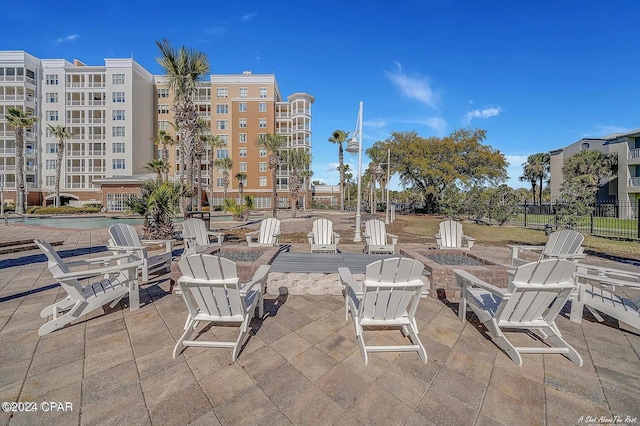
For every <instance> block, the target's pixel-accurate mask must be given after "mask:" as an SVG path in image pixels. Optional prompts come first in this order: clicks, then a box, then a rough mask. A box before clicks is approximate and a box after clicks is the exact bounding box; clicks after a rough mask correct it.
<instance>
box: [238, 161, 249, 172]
mask: <svg viewBox="0 0 640 426" xmlns="http://www.w3.org/2000/svg"><path fill="white" fill-rule="evenodd" d="M238 171H239V172H246V171H247V163H238Z"/></svg>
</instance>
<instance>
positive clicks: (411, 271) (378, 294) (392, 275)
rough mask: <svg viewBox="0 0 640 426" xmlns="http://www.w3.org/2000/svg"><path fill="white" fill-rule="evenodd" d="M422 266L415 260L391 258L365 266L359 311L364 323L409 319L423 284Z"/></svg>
mask: <svg viewBox="0 0 640 426" xmlns="http://www.w3.org/2000/svg"><path fill="white" fill-rule="evenodd" d="M423 270H424V265H423V264H422V263H420V262H418V261H417V260H413V259H407V258H400V257H392V258H388V259H382V260H378V261H376V262H373V263H371V264H369V265H367V268H366V271H365V280H364V294H363V297H362V302H361V304H360V307H359V315H360V317H361V318H363V319H371V320H394V319H398V318H402V317H406V316H407V315H408V316H409V317H410V318H412V317H413V315H414V314H415V311H416V309H417V307H418V302H419V300H420V295H421V292H422V288H423V286H424V283H423V281H422V279H421V277H422V272H423Z"/></svg>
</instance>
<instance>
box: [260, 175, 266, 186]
mask: <svg viewBox="0 0 640 426" xmlns="http://www.w3.org/2000/svg"><path fill="white" fill-rule="evenodd" d="M260 186H267V178H266V177H264V176H263V177H261V178H260Z"/></svg>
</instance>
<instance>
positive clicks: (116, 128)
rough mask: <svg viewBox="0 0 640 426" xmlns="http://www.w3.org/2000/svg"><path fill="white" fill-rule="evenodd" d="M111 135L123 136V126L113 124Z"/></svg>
mask: <svg viewBox="0 0 640 426" xmlns="http://www.w3.org/2000/svg"><path fill="white" fill-rule="evenodd" d="M111 136H113V137H114V138H121V137H124V126H113V127H112V128H111Z"/></svg>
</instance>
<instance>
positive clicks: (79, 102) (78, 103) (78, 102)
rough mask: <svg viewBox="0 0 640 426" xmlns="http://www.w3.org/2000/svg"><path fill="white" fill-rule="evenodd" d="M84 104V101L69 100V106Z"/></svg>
mask: <svg viewBox="0 0 640 426" xmlns="http://www.w3.org/2000/svg"><path fill="white" fill-rule="evenodd" d="M83 105H84V101H78V100H71V101H70V100H67V106H83Z"/></svg>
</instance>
